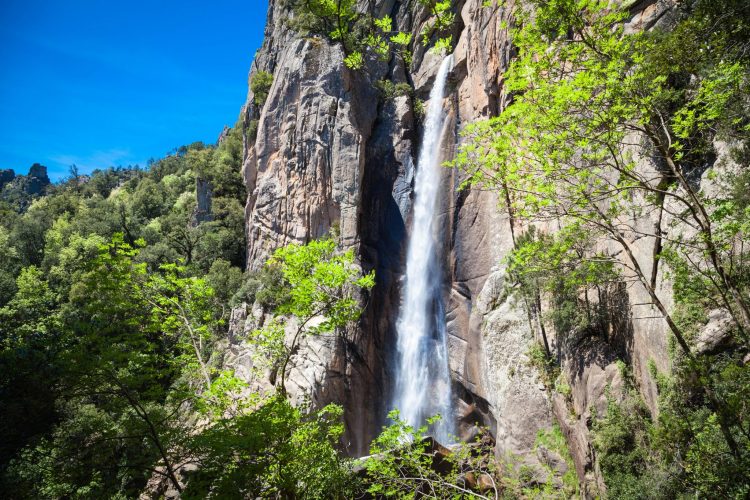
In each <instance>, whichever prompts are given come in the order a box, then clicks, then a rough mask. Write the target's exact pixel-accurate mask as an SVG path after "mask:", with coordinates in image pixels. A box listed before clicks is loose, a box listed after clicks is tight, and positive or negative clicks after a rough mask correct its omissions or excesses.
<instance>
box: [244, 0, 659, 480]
mask: <svg viewBox="0 0 750 500" xmlns="http://www.w3.org/2000/svg"><path fill="white" fill-rule="evenodd" d="M371 4H372V8H373V9H374V12H376V13H377V14H378V15H383V14H386V13H387V14H390V15H391V17H392V18H393V19H394V22H395V24H396V25H397V26H398V29H400V30H405V31H410V32H412V33H415V34H418V33H419V31H420V29H421V27H422V26H423V25H424V23H425V22H426V21H427V19H428V13H427V12H425V11H424V9H422V8H421V7H419V5H418V3H417V2H415V1H410V0H406V1H401V2H396V1H393V0H378V1H375V2H371ZM456 4H457V6H456V8H457V13H458V16H457V19H458V22H457V23H456V24H457V26H456V33H455V35H454V40H456V41H457V43H456V49H455V53H454V59H455V66H454V70H453V72H452V73H451V75H450V76H449V86H448V87H449V96H448V97H446V99H445V100H444V102H443V106H444V108H445V109H446V111H447V113H448V120H447V124H446V127H445V129H444V131H443V140H442V148H443V149H442V152H441V156H442V158H443V159H444V160H450V159H451V158H452V157H453V154H454V153H455V151H456V148H457V146H458V143H460V140H461V136H460V131H461V130H462V128H463V127H464V126H465V125H466V124H467V123H469V122H471V121H475V120H478V119H482V118H487V117H491V116H494V115H496V114H497V113H498V112H499V111H500V110H501V109H502V108H503V107H504V106H505V104H506V101H507V96H506V95H505V94H504V92H503V82H502V75H503V72H504V70H505V69H506V68H507V66H508V64H509V62H510V60H511V58H512V56H513V49H512V44H511V40H510V38H509V33H508V31H507V29H506V28H505V26H506V25H507V24H506V22H507V21H508V20H509V10H508V9H509V8H510V7H512V6H511V5H507V6H506V7H505V8H503V7H499V6H498V5H497V2H492V4H491V5H486V2H484V1H483V0H465V1H459V2H456ZM506 4H507V2H506ZM668 4H669V2H664V1H646V2H637V5H634V7H633V18H632V20H631V23H630V24H629V29H648V28H650V27H651V26H653V25H655V24H657V23H660V22H665V19H668V17H669V5H668ZM291 17H293V13H292V12H290V11H289V10H288V8H287V7H285V3H283V2H281V1H274V0H271V2H270V6H269V10H268V18H267V26H266V32H265V41H264V43H263V46H262V47H261V49H260V50H259V52H258V54H257V55H256V58H255V61H254V63H253V66H252V69H251V73H250V78H252V76H253V75H254V74H256V73H257V72H259V71H264V72H268V73H271V74H272V75H273V84H272V85H271V88H270V90H269V93H268V97H267V99H266V100H265V102H264V103H262V105H261V104H260V103H258V102H256V99H255V96H254V95H253V94H252V92H250V94H249V95H248V99H247V102H246V104H245V106H244V108H243V121H244V126H245V129H246V133H245V134H244V135H245V153H244V154H245V156H244V165H243V177H244V180H245V183H246V187H247V191H248V199H247V204H246V230H247V236H248V238H247V241H248V248H247V255H248V263H247V267H248V268H249V269H257V268H259V267H261V266H262V265H263V263H264V262H265V260H266V259H267V257H268V256H269V255H270V253H271V252H272V251H273V250H274V249H276V248H278V247H279V246H282V245H285V244H288V243H291V242H307V241H310V240H311V239H313V238H317V237H320V236H322V235H325V234H327V233H329V232H330V231H331V230H332V228H336V231H337V232H338V234H340V242H341V245H342V246H344V247H347V248H354V249H356V251H357V253H358V256H359V263H360V265H361V266H362V268H363V269H364V270H366V271H369V270H371V269H374V270H375V271H376V277H377V284H376V286H375V288H374V289H373V290H372V291H371V292H370V293H369V294H368V296H367V297H363V304H366V308H365V313H364V315H363V318H362V320H361V322H360V324H359V325H357V327H356V328H352V329H351V331H349V332H347V334H346V336H345V337H340V338H337V339H335V340H325V339H313V340H311V341H309V342H307V344H306V345H305V346H303V348H302V349H300V351H299V352H298V354H297V355H295V359H294V360H293V361H294V363H293V365H294V370H293V373H292V375H291V377H290V380H291V381H292V382H293V384H292V385H294V386H295V388H294V390H293V391H291V392H292V393H293V397H294V398H295V399H296V400H300V401H301V400H303V399H306V400H309V401H312V402H313V403H314V404H316V405H322V404H325V403H327V402H331V401H335V402H338V403H341V404H343V405H344V407H345V409H346V412H345V420H346V427H347V434H346V439H347V445H348V451H349V452H350V453H351V454H353V455H361V454H365V453H366V452H367V449H368V446H369V442H370V440H371V439H372V438H373V437H374V436H375V435H376V434H377V433H378V432H379V430H380V427H381V426H382V425H383V424H384V423H385V415H386V413H387V411H388V409H389V401H390V392H391V390H392V383H391V381H392V380H393V374H394V370H395V367H394V360H395V357H394V355H393V354H394V353H393V349H394V347H395V345H396V342H395V320H396V316H397V313H398V307H399V291H400V280H401V276H402V274H403V264H404V254H405V249H406V241H407V238H408V231H409V224H410V212H411V204H412V201H413V193H412V189H413V179H414V169H415V165H414V163H415V158H416V157H417V153H418V151H419V147H420V144H419V138H420V133H421V124H420V119H419V117H418V116H417V114H415V112H414V109H413V108H414V106H413V103H412V100H411V99H410V98H409V97H407V96H403V97H396V98H392V99H384V98H383V96H382V95H380V94H379V93H378V91H377V90H376V87H375V85H374V83H375V81H376V80H378V79H381V78H388V79H390V80H392V81H393V82H395V83H409V84H411V85H412V86H413V88H414V89H415V94H416V95H417V96H418V97H422V98H424V97H426V96H427V95H428V94H429V89H430V87H431V85H432V82H433V81H434V76H435V73H436V72H437V68H438V66H439V64H440V60H441V57H440V56H438V55H435V54H432V53H431V52H429V51H425V50H424V49H423V48H421V46H419V45H417V46H416V47H415V55H414V60H413V63H412V64H411V65H410V66H409V67H404V66H403V64H402V63H401V62H399V61H396V60H392V61H389V62H387V63H382V62H378V61H369V63H368V67H367V71H363V72H355V71H350V70H348V69H347V68H345V67H344V65H343V63H342V59H343V53H342V50H341V48H340V47H339V46H337V45H334V44H331V43H330V42H328V41H326V40H324V39H321V38H319V37H302V36H300V35H299V34H297V33H295V32H294V31H292V30H291V29H290V28H289V23H288V22H286V20H288V19H290V18H291ZM415 38H416V39H418V38H419V37H415ZM431 104H434V103H425V105H431ZM642 163H643V165H642V168H650V167H649V160H648V159H643V160H642ZM461 180H462V178H461V174H460V173H459V172H458V171H456V170H454V169H451V168H446V169H445V170H444V172H443V187H442V189H443V191H442V196H441V207H440V218H441V219H440V223H441V224H440V227H441V228H442V234H441V241H442V245H441V249H440V258H441V259H442V261H443V262H444V268H445V273H444V282H443V287H442V288H443V298H444V302H445V305H446V313H447V332H448V337H449V339H448V341H449V357H450V360H449V361H450V368H451V374H452V379H453V389H454V390H453V392H454V396H455V397H456V404H455V415H454V416H453V417H454V418H456V420H457V421H458V422H459V433H460V434H461V436H462V437H464V438H466V437H470V436H471V434H472V432H473V430H472V429H474V428H475V427H474V426H475V424H481V425H486V426H489V427H490V428H491V430H492V432H493V434H494V435H495V437H496V441H497V453H498V455H500V456H505V455H509V454H512V455H517V456H522V457H525V458H526V459H528V461H530V462H532V463H534V462H535V461H538V460H539V458H538V456H537V455H538V452H537V451H534V443H535V439H536V436H537V433H538V431H539V430H540V429H543V428H547V427H549V426H550V425H552V423H553V421H554V420H555V419H557V420H558V421H559V422H560V424H561V427H562V428H563V431H564V433H565V435H566V437H567V438H568V442H569V444H570V445H571V451H572V453H573V458H574V462H575V464H576V469H577V472H578V473H579V476H580V478H581V479H582V481H584V482H585V483H586V484H589V485H590V487H589V490H588V491H590V492H591V494H595V493H594V492H595V491H598V490H597V488H599V487H600V484H599V483H600V479H598V478H597V477H596V474H595V458H594V457H593V455H592V454H593V451H592V448H591V444H590V436H589V432H588V427H587V419H588V418H589V417H590V415H591V408H596V409H597V412H601V411H602V410H604V408H603V407H602V405H603V404H604V401H605V399H604V388H605V387H607V386H613V385H614V386H618V384H621V380H620V379H619V378H618V377H619V375H618V373H619V372H618V371H617V370H616V366H615V364H614V362H615V360H616V359H618V358H622V359H626V360H628V361H629V362H631V363H632V364H633V365H634V374H635V377H636V381H637V383H638V385H639V387H640V389H641V391H642V392H643V394H644V397H645V400H646V402H647V404H649V406H650V407H651V408H652V409H654V408H655V407H656V393H655V390H656V389H655V384H654V383H653V381H652V380H651V378H650V375H649V374H648V370H647V365H648V362H649V361H653V362H654V363H655V364H656V365H657V367H658V368H659V369H662V370H664V369H668V368H669V362H668V359H669V357H668V355H667V347H666V346H667V342H666V332H665V326H664V324H663V322H662V321H661V320H658V319H653V318H648V317H649V316H653V315H652V314H648V313H647V312H645V313H644V312H642V311H639V310H636V309H637V307H638V306H637V304H639V303H641V302H646V300H644V294H645V291H641V290H637V289H636V288H635V287H634V288H633V289H628V290H625V289H623V290H619V291H618V292H617V293H616V295H617V297H616V299H617V301H618V303H619V304H620V307H621V310H622V321H620V322H619V323H618V326H617V327H616V328H614V330H613V331H612V332H610V334H608V335H607V336H605V337H603V340H598V341H596V342H594V341H592V340H590V339H589V340H586V339H579V341H581V342H578V343H575V344H571V343H565V342H563V341H562V340H560V341H559V342H556V341H555V339H554V338H553V339H552V340H553V343H554V346H555V348H556V350H557V351H558V353H559V356H560V359H561V361H562V365H563V370H564V372H565V374H566V377H568V380H569V384H570V386H571V398H570V400H558V399H559V398H556V399H555V400H554V401H553V400H552V398H551V397H550V395H549V393H548V391H547V390H546V388H545V385H544V384H543V383H542V382H541V381H540V380H539V377H538V374H537V373H536V371H535V369H534V368H532V367H531V366H530V361H529V357H528V350H529V345H530V343H531V342H532V340H533V339H534V336H535V335H537V333H536V332H535V329H533V328H532V327H531V326H530V324H529V319H528V317H527V315H526V313H525V312H524V309H522V308H521V307H519V305H518V304H516V303H515V302H514V301H513V299H512V298H509V297H508V294H507V293H506V292H507V287H506V284H505V280H504V270H503V269H502V262H503V258H504V256H505V255H507V253H508V252H509V251H510V250H511V249H512V246H513V235H512V231H511V225H510V222H509V220H508V217H507V215H506V214H505V213H504V212H503V211H502V209H501V208H500V207H499V200H498V199H497V196H496V195H495V194H494V193H492V192H487V191H480V190H468V191H460V192H459V190H458V189H457V188H458V186H459V184H460V183H461ZM640 223H641V224H644V225H653V221H651V220H649V219H647V218H644V220H643V221H640ZM649 227H650V226H649ZM651 245H652V242H649V241H647V239H645V238H644V239H643V241H638V242H635V243H634V248H635V249H636V251H637V252H638V258H639V259H640V258H643V259H644V262H645V261H646V259H648V258H650V255H651V253H650V252H651V248H652V246H651ZM659 277H660V280H661V281H660V282H661V283H662V285H660V286H661V287H662V289H663V290H665V291H667V290H668V289H669V286H668V284H665V283H663V277H662V275H661V274H660V275H659ZM667 302H669V301H667ZM242 314H245V312H244V311H243V312H242V313H238V316H236V317H234V319H233V321H234V322H235V323H238V324H239V323H242V322H243V321H255V319H253V314H248V315H247V320H245V319H244V317H243V316H242ZM640 316H643V317H644V318H648V319H640ZM238 328H239V327H238ZM599 414H601V413H599Z"/></svg>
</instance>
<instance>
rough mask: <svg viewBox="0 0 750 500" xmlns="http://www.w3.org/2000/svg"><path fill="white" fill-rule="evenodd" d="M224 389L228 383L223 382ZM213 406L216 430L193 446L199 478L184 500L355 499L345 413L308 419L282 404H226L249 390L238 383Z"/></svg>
mask: <svg viewBox="0 0 750 500" xmlns="http://www.w3.org/2000/svg"><path fill="white" fill-rule="evenodd" d="M220 381H221V382H220ZM219 384H221V389H220V391H219V394H220V395H221V397H220V399H219V400H215V401H214V402H212V403H210V405H209V407H210V408H212V410H213V415H214V420H215V422H214V423H213V425H211V426H210V427H208V428H207V429H206V430H204V431H203V432H201V433H200V434H199V435H197V436H196V437H195V439H194V442H193V452H194V453H195V456H196V463H197V465H198V466H199V468H198V471H197V472H195V473H194V474H192V475H191V477H190V480H189V483H188V486H187V488H186V490H185V492H184V494H183V497H184V498H248V497H252V498H310V499H314V498H324V497H329V498H330V497H338V498H343V497H347V496H349V495H350V494H351V492H352V489H353V487H354V483H353V482H352V481H351V477H350V468H349V462H348V461H347V460H346V459H344V458H342V456H341V455H340V453H339V452H338V450H337V445H338V440H339V438H340V437H341V435H342V433H343V430H344V427H343V425H342V423H341V416H342V411H343V410H342V409H341V407H339V406H335V405H329V406H326V407H325V408H323V409H321V410H320V411H317V412H311V413H305V412H303V411H302V410H300V409H299V408H295V407H293V406H292V405H291V404H290V403H289V402H288V401H286V400H285V399H284V398H282V397H280V396H272V397H269V398H266V399H262V400H260V401H258V400H255V399H251V400H245V399H243V398H242V397H235V398H229V399H227V398H226V395H227V394H230V395H231V394H235V395H237V393H238V392H239V391H240V390H242V388H243V384H242V383H241V382H239V381H237V379H236V378H234V377H232V376H226V377H224V378H223V379H219V381H217V384H216V385H215V387H216V386H218V385H219Z"/></svg>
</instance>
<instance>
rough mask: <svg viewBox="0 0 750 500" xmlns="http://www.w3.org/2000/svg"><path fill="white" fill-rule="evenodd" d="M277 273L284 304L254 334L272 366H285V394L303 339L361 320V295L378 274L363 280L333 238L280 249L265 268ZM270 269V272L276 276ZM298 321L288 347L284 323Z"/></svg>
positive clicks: (282, 384) (351, 257) (350, 255)
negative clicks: (290, 368)
mask: <svg viewBox="0 0 750 500" xmlns="http://www.w3.org/2000/svg"><path fill="white" fill-rule="evenodd" d="M266 266H267V267H268V268H271V269H273V268H275V267H276V268H278V270H279V271H280V272H281V277H282V278H283V288H281V290H278V289H277V291H276V292H275V293H276V298H277V299H283V300H282V301H280V303H279V304H278V306H276V308H275V310H274V317H275V318H276V319H277V321H271V322H269V323H268V324H266V325H265V326H264V327H263V328H261V329H259V330H258V331H256V332H254V333H253V337H254V338H255V339H256V341H257V342H258V343H259V347H260V349H261V351H262V352H264V353H265V354H266V355H267V356H268V357H269V359H270V360H271V364H273V365H275V364H278V365H279V366H280V368H279V370H280V377H279V388H280V390H281V391H282V393H285V391H286V387H285V381H286V374H287V365H288V363H289V361H290V359H291V357H292V355H293V354H294V353H295V352H296V350H297V349H298V347H299V342H300V341H301V339H302V337H303V336H304V335H321V334H329V333H333V332H335V331H336V330H340V329H341V328H343V327H345V326H347V325H349V324H351V323H352V322H354V321H356V320H357V319H358V318H359V316H360V314H361V312H362V310H361V307H360V303H359V297H358V296H357V293H358V292H359V291H360V290H369V289H370V288H372V287H373V286H374V285H375V274H374V272H371V273H369V274H365V275H361V274H360V270H359V268H358V267H357V266H356V265H354V252H353V250H348V251H345V252H339V251H337V249H336V243H335V242H334V241H333V239H330V238H328V239H320V240H314V241H312V242H310V243H308V244H307V245H297V244H291V245H288V246H286V247H282V248H279V249H278V250H276V252H274V254H273V257H272V258H271V259H270V260H269V262H268V263H267V265H266ZM271 269H269V270H268V271H266V272H269V273H270V272H273V271H272V270H271ZM282 317H283V318H287V319H293V321H294V323H293V325H294V328H295V333H294V336H293V338H292V341H291V343H290V345H289V346H286V345H285V344H284V343H283V341H282V340H283V330H282V329H281V328H280V327H279V321H278V320H280V319H281V318H282Z"/></svg>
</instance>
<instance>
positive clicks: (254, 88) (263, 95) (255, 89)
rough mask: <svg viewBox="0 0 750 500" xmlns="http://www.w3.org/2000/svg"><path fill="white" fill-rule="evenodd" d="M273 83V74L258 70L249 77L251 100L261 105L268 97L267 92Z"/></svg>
mask: <svg viewBox="0 0 750 500" xmlns="http://www.w3.org/2000/svg"><path fill="white" fill-rule="evenodd" d="M272 84H273V75H272V74H271V73H269V72H267V71H258V72H257V73H255V74H254V75H253V77H252V78H251V79H250V91H251V92H252V93H253V102H254V103H255V105H256V106H258V107H262V106H263V104H265V102H266V99H268V92H269V91H270V90H271V85H272Z"/></svg>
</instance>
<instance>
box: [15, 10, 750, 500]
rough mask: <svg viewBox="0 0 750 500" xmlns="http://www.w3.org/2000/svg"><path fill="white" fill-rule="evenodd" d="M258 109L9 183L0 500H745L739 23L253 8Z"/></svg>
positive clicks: (749, 96)
mask: <svg viewBox="0 0 750 500" xmlns="http://www.w3.org/2000/svg"><path fill="white" fill-rule="evenodd" d="M248 87H249V92H248V97H247V101H246V102H245V104H244V106H242V108H241V111H240V116H239V119H238V121H237V123H236V124H235V126H234V127H233V128H231V129H229V128H227V129H225V130H224V132H223V133H222V134H221V136H220V138H219V140H218V142H217V144H216V145H206V144H202V143H193V144H190V145H189V146H184V147H181V148H178V149H177V150H175V151H174V152H172V153H171V154H170V155H168V156H166V157H165V158H163V159H160V160H156V161H152V162H150V163H149V165H148V166H147V168H145V169H140V168H133V167H110V168H106V169H102V170H96V171H94V172H92V173H91V174H87V175H81V174H79V173H78V172H77V171H76V169H71V175H70V176H69V177H68V178H67V179H65V180H64V181H62V182H59V183H54V184H51V183H50V182H49V179H48V178H47V175H46V169H45V168H44V167H43V166H41V165H36V164H35V165H34V166H33V167H32V168H31V170H30V172H29V174H28V175H27V176H15V175H14V174H13V172H12V171H5V170H3V171H0V189H1V191H0V212H2V214H1V215H2V216H1V217H0V347H1V348H2V351H1V353H0V427H1V428H2V434H3V437H4V439H3V440H2V441H0V489H1V490H2V491H3V492H4V493H5V495H6V496H7V497H9V498H18V499H25V498H138V497H140V498H221V499H224V498H312V499H316V498H389V497H398V498H493V499H499V498H561V499H562V498H574V497H582V498H613V499H619V498H623V499H641V498H642V499H659V498H663V499H671V498H687V497H700V498H704V497H705V498H717V497H720V498H747V496H748V495H749V494H750V472H749V471H750V406H748V401H750V255H749V254H750V250H749V249H748V248H747V244H746V240H747V235H748V233H749V232H750V166H749V161H750V118H749V117H750V4H748V3H747V2H746V1H745V0H640V1H624V0H622V1H620V0H616V1H609V0H607V1H605V0H555V1H546V0H515V1H510V0H506V1H503V0H452V1H451V0H445V1H438V0H405V1H398V2H397V1H392V0H372V1H367V2H365V1H356V0H340V1H331V0H299V1H298V0H271V1H270V2H269V7H268V12H267V23H266V29H265V39H264V42H263V45H262V47H261V48H260V49H259V51H258V52H257V53H256V55H255V59H254V61H253V63H252V67H251V69H250V74H249V78H248ZM440 165H442V167H441V166H440ZM433 167H434V168H433ZM430 169H431V170H430ZM426 174H429V175H426ZM425 179H427V181H425ZM425 193H426V194H425ZM399 406H403V407H402V408H399ZM436 412H439V414H434V413H436ZM433 414H434V415H433ZM449 443H452V444H450V446H448V447H446V446H445V445H447V444H449ZM360 457H364V458H360Z"/></svg>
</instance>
